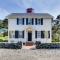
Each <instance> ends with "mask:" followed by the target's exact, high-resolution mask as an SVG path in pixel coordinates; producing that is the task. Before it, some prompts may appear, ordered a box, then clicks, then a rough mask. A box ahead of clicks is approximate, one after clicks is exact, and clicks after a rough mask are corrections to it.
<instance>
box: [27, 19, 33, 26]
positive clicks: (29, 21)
mask: <svg viewBox="0 0 60 60" xmlns="http://www.w3.org/2000/svg"><path fill="white" fill-rule="evenodd" d="M33 23H34V21H33V18H26V25H33Z"/></svg>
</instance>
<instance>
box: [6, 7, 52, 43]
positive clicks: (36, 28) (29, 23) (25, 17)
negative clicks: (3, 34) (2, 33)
mask: <svg viewBox="0 0 60 60" xmlns="http://www.w3.org/2000/svg"><path fill="white" fill-rule="evenodd" d="M6 18H7V19H8V42H18V41H22V42H23V43H25V42H36V41H40V42H41V43H51V41H52V37H51V36H52V31H51V29H52V19H53V16H51V15H50V14H48V13H34V11H33V9H32V8H28V9H27V10H26V13H11V14H10V15H8V16H7V17H6Z"/></svg>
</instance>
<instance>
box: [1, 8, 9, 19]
mask: <svg viewBox="0 0 60 60" xmlns="http://www.w3.org/2000/svg"><path fill="white" fill-rule="evenodd" d="M8 14H9V12H8V11H7V10H5V9H3V8H0V19H4V18H5V16H6V15H8Z"/></svg>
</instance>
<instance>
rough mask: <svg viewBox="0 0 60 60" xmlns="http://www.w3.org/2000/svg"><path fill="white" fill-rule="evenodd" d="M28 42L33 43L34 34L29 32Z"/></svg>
mask: <svg viewBox="0 0 60 60" xmlns="http://www.w3.org/2000/svg"><path fill="white" fill-rule="evenodd" d="M28 41H32V32H28Z"/></svg>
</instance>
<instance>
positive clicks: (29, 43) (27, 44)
mask: <svg viewBox="0 0 60 60" xmlns="http://www.w3.org/2000/svg"><path fill="white" fill-rule="evenodd" d="M25 45H26V46H33V45H34V42H31V41H30V42H29V41H28V42H26V43H25Z"/></svg>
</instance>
